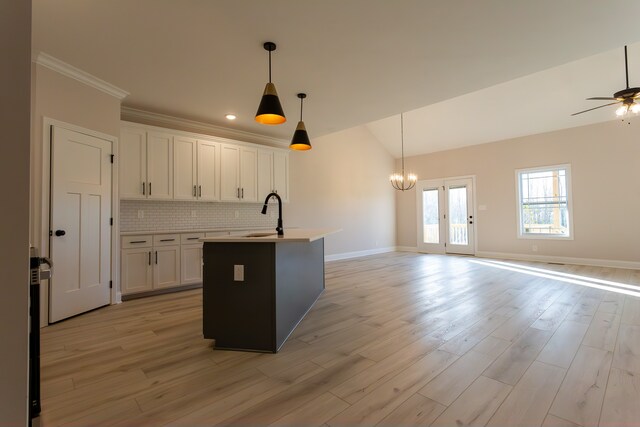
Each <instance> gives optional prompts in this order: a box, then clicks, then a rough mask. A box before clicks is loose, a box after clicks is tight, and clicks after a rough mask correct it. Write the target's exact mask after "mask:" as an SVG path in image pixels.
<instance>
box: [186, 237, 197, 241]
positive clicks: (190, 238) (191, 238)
mask: <svg viewBox="0 0 640 427" xmlns="http://www.w3.org/2000/svg"><path fill="white" fill-rule="evenodd" d="M187 240H200V238H199V237H187Z"/></svg>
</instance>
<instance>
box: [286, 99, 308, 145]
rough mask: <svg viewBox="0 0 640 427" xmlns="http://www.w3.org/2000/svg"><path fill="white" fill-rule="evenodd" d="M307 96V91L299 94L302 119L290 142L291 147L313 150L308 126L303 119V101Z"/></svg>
mask: <svg viewBox="0 0 640 427" xmlns="http://www.w3.org/2000/svg"><path fill="white" fill-rule="evenodd" d="M306 97H307V94H306V93H299V94H298V98H300V121H299V122H298V126H296V131H295V132H294V133H293V138H291V144H289V148H291V149H292V150H300V151H304V150H311V142H310V141H309V135H308V134H307V128H306V127H305V126H304V122H303V121H302V103H303V100H304V99H305V98H306Z"/></svg>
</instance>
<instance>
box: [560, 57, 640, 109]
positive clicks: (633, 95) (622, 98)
mask: <svg viewBox="0 0 640 427" xmlns="http://www.w3.org/2000/svg"><path fill="white" fill-rule="evenodd" d="M624 71H625V73H626V77H627V88H626V89H622V90H619V91H618V92H616V93H614V94H613V97H605V96H597V97H594V98H587V101H591V100H596V101H615V102H611V103H609V104H604V105H600V106H598V107H595V108H589V109H588V110H584V111H580V112H577V113H573V114H572V116H576V115H578V114H582V113H586V112H587V111H593V110H597V109H598V108H602V107H608V106H610V105H616V104H622V105H620V107H618V109H617V110H616V115H617V116H620V117H621V116H624V115H626V114H627V113H628V112H632V113H634V114H638V113H640V104H638V103H636V99H638V98H640V87H629V65H628V63H627V46H625V47H624Z"/></svg>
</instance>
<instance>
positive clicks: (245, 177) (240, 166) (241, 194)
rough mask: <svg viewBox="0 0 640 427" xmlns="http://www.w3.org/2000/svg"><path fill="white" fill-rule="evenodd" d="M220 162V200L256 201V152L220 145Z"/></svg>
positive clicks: (240, 147)
mask: <svg viewBox="0 0 640 427" xmlns="http://www.w3.org/2000/svg"><path fill="white" fill-rule="evenodd" d="M221 152H222V154H221V161H220V200H223V201H233V202H257V201H258V150H257V149H256V148H251V147H244V146H240V145H232V144H222V145H221Z"/></svg>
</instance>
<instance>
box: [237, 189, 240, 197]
mask: <svg viewBox="0 0 640 427" xmlns="http://www.w3.org/2000/svg"><path fill="white" fill-rule="evenodd" d="M236 197H237V198H238V199H239V198H240V188H236Z"/></svg>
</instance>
